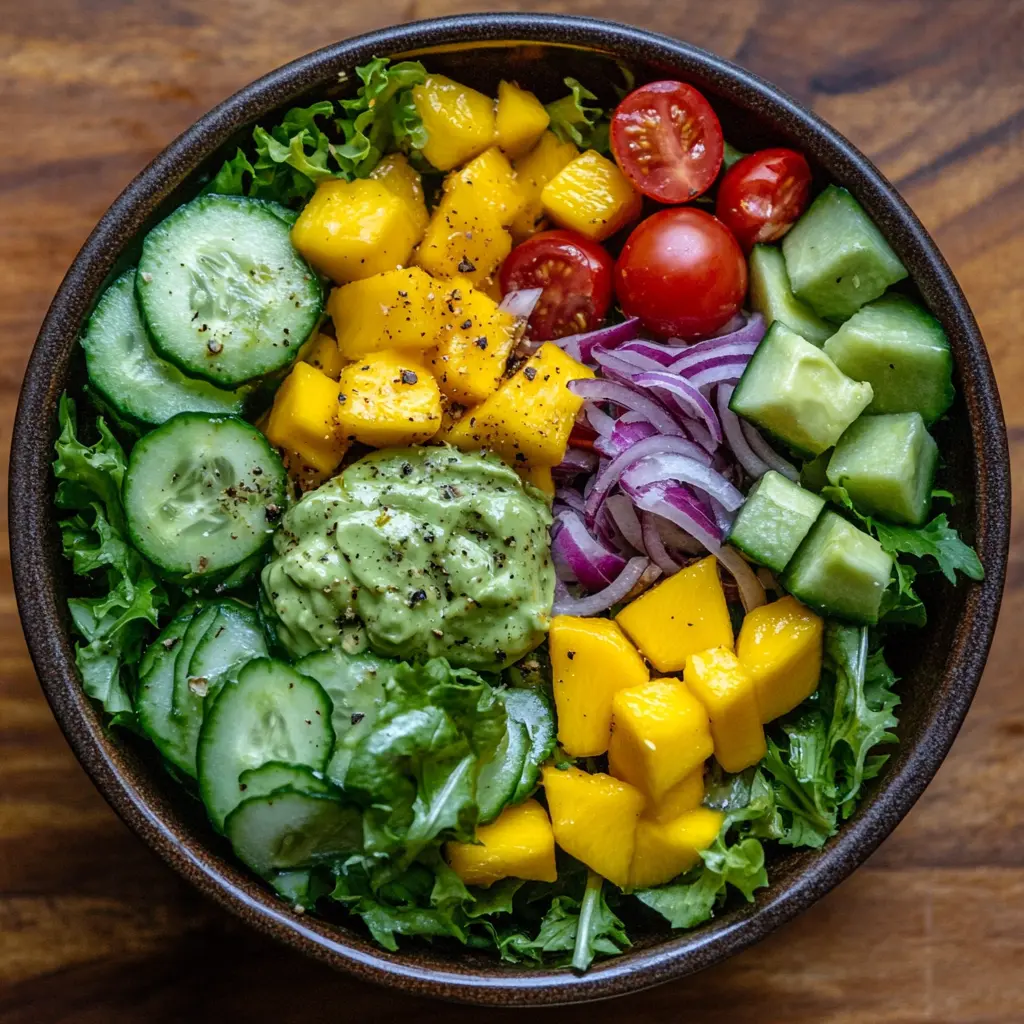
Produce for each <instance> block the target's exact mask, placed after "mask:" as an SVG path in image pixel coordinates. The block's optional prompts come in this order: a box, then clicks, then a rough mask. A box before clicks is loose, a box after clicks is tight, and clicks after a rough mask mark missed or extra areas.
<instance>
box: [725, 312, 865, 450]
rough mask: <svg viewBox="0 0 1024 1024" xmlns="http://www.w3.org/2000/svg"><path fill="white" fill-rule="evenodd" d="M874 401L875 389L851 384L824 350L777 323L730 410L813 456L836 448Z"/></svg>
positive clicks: (745, 374) (745, 375)
mask: <svg viewBox="0 0 1024 1024" xmlns="http://www.w3.org/2000/svg"><path fill="white" fill-rule="evenodd" d="M870 401H871V385H870V384H861V383H858V382H857V381H855V380H851V379H850V378H849V377H847V376H846V374H845V373H843V372H842V370H840V369H839V367H837V366H836V364H835V363H833V362H832V360H831V359H830V358H829V357H828V356H827V355H825V353H824V352H823V351H822V350H821V349H819V348H816V347H815V346H814V345H812V344H811V343H810V342H809V341H807V340H806V339H805V338H802V337H800V335H799V334H797V333H796V332H795V331H791V330H790V329H789V328H788V327H787V326H786V325H785V324H783V323H782V322H781V321H779V320H776V321H775V323H773V324H772V325H771V327H769V328H768V333H767V334H766V335H765V336H764V339H763V340H762V342H761V344H760V345H758V346H757V351H756V352H755V353H754V355H753V356H752V357H751V360H750V362H749V363H748V364H747V368H746V370H744V371H743V376H742V377H741V378H740V382H739V384H737V385H736V390H735V391H734V392H733V396H732V400H731V401H730V403H729V408H730V409H732V411H733V412H734V413H736V414H737V415H739V416H743V417H745V418H746V419H748V420H750V421H751V423H754V424H755V425H756V426H759V427H762V428H763V429H764V430H767V431H768V432H769V433H771V434H772V435H774V436H775V437H777V438H778V439H779V440H780V441H783V442H784V443H786V444H788V445H789V446H790V447H791V448H792V449H793V450H794V451H796V452H797V453H799V454H800V455H803V456H805V457H812V456H815V455H820V454H821V453H822V452H823V451H825V449H826V448H831V447H832V445H834V444H835V443H836V441H838V440H839V438H840V435H841V434H842V433H843V431H844V430H845V429H846V428H847V427H848V426H849V425H850V424H851V423H852V422H853V421H854V420H855V419H856V418H857V417H858V416H859V415H860V414H861V413H862V412H863V411H864V409H865V408H866V407H867V404H868V403H869V402H870Z"/></svg>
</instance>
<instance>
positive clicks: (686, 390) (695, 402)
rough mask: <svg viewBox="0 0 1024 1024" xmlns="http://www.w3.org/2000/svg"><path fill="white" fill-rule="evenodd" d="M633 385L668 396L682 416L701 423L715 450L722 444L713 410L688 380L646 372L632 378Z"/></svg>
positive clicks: (668, 374) (657, 371) (662, 372)
mask: <svg viewBox="0 0 1024 1024" xmlns="http://www.w3.org/2000/svg"><path fill="white" fill-rule="evenodd" d="M633 383H634V384H636V385H637V387H642V388H654V389H656V390H658V391H665V392H667V393H668V394H670V395H671V396H672V397H673V398H674V399H675V401H676V403H677V404H678V406H679V408H680V410H681V411H682V412H683V414H684V415H686V416H690V417H692V418H693V419H696V420H701V421H703V423H704V425H705V426H706V427H707V429H708V432H709V433H710V434H711V437H712V439H713V440H714V442H715V447H716V448H717V447H718V445H720V444H721V443H722V425H721V424H720V423H719V422H718V417H717V416H716V415H715V410H714V409H712V408H711V403H710V402H709V401H708V400H707V399H706V398H705V397H704V396H703V395H702V394H701V393H700V391H698V390H697V388H696V387H694V386H693V384H691V383H690V382H689V381H688V380H686V379H684V378H682V377H680V376H678V375H676V374H674V373H669V372H666V371H665V370H648V371H645V372H644V373H638V374H637V375H636V376H635V377H634V378H633ZM652 422H653V421H652ZM712 450H713V449H712Z"/></svg>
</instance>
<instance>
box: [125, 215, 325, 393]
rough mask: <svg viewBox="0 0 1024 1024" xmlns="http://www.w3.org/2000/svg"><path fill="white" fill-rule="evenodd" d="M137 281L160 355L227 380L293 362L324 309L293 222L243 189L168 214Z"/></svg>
mask: <svg viewBox="0 0 1024 1024" xmlns="http://www.w3.org/2000/svg"><path fill="white" fill-rule="evenodd" d="M135 287H136V291H137V293H138V297H139V305H140V307H141V309H142V315H143V317H144V318H145V321H146V326H147V327H148V328H149V333H150V336H151V337H152V339H153V345H154V347H155V348H156V350H157V351H158V352H159V353H160V355H161V356H163V357H164V359H168V360H170V361H171V362H172V363H174V364H175V365H176V366H177V367H179V369H181V370H183V371H184V372H185V373H187V374H191V375H193V376H198V377H204V378H205V379H207V380H210V381H213V382H214V383H215V384H222V385H236V384H242V383H244V382H245V381H248V380H252V379H253V378H255V377H260V376H263V375H264V374H267V373H271V372H273V371H274V370H280V369H282V368H283V367H286V366H288V365H289V364H290V363H291V362H292V361H293V360H294V359H295V356H296V354H297V352H298V350H299V346H300V345H301V344H302V343H303V342H304V341H305V340H306V338H307V337H308V336H309V334H310V332H311V331H312V330H313V328H314V327H315V326H316V323H317V321H318V319H319V317H320V313H321V310H322V308H323V293H322V289H321V287H320V281H319V279H318V278H317V276H316V274H315V273H314V272H313V271H312V270H311V269H310V267H309V265H308V264H307V263H306V262H305V260H303V259H302V257H301V256H300V255H299V254H298V252H296V250H295V247H294V246H293V245H292V242H291V233H290V229H289V226H288V224H287V223H286V222H285V221H284V220H283V219H282V218H281V217H280V216H279V215H278V214H277V213H276V212H275V211H274V210H273V209H270V208H269V207H268V205H267V204H266V203H263V202H261V201H260V200H256V199H245V198H242V197H241V196H218V195H205V196H199V198H197V199H194V200H192V202H191V203H188V204H186V205H185V206H182V207H179V208H178V209H177V210H175V211H174V213H172V214H171V215H170V216H169V217H168V218H167V219H166V220H164V221H161V222H160V223H159V224H158V225H157V226H156V227H155V228H153V230H152V231H150V232H149V234H148V235H147V236H146V239H145V241H144V242H143V245H142V257H141V259H140V260H139V269H138V275H137V277H136V281H135Z"/></svg>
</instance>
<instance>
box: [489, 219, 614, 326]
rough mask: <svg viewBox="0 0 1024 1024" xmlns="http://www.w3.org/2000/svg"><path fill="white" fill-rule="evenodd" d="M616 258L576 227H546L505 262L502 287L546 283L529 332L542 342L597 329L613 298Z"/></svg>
mask: <svg viewBox="0 0 1024 1024" xmlns="http://www.w3.org/2000/svg"><path fill="white" fill-rule="evenodd" d="M612 266H613V265H612V258H611V256H609V255H608V253H607V252H605V250H604V249H603V248H601V246H600V245H598V244H597V243H596V242H592V241H591V240H590V239H589V238H584V236H583V235H578V234H577V233H576V232H575V231H542V232H541V233H540V234H539V235H534V236H533V238H530V239H527V240H526V241H525V242H523V243H522V244H521V245H517V246H516V247H515V248H514V249H513V250H512V252H510V253H509V255H508V258H507V259H506V260H505V262H504V264H502V267H501V277H500V281H501V292H502V294H503V295H507V294H508V293H509V292H511V291H517V290H520V289H523V288H543V289H544V294H543V295H541V297H540V301H539V302H538V303H537V305H536V307H535V308H534V310H533V314H532V315H531V316H530V323H529V327H528V328H527V333H528V334H529V336H530V337H531V338H533V339H534V340H536V341H550V340H551V339H552V338H564V337H565V336H566V335H569V334H582V333H584V332H585V331H592V330H593V329H594V328H595V327H597V326H598V325H599V324H600V323H601V321H602V320H603V319H604V317H605V314H606V313H607V312H608V307H609V305H611V301H612Z"/></svg>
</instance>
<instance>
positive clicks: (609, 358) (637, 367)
mask: <svg viewBox="0 0 1024 1024" xmlns="http://www.w3.org/2000/svg"><path fill="white" fill-rule="evenodd" d="M594 361H595V362H596V363H597V365H598V366H600V367H601V368H602V369H605V368H607V367H611V368H612V369H615V370H619V371H620V372H622V373H630V374H633V373H639V372H640V371H641V370H663V369H665V365H664V364H663V363H661V362H659V361H658V360H657V359H651V358H650V356H645V355H641V354H640V353H638V352H632V351H629V350H627V349H625V348H617V349H615V350H614V351H609V350H608V349H604V348H597V349H594Z"/></svg>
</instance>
